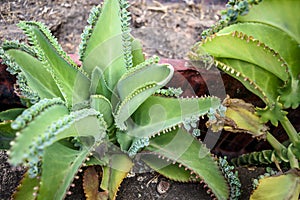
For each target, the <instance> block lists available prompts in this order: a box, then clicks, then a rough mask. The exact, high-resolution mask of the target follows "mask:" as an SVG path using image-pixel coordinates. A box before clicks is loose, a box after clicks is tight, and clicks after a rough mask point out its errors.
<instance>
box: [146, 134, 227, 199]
mask: <svg viewBox="0 0 300 200" xmlns="http://www.w3.org/2000/svg"><path fill="white" fill-rule="evenodd" d="M146 150H149V151H152V152H155V153H156V154H157V155H160V156H162V157H164V158H165V159H170V160H172V161H176V162H177V163H179V164H181V165H182V166H184V167H186V168H187V169H189V170H191V171H192V172H193V173H195V174H196V175H197V176H199V177H200V178H201V179H203V180H204V182H205V183H206V184H207V185H208V187H210V188H211V190H212V192H213V193H214V194H215V195H216V197H217V198H218V199H228V197H229V188H228V185H227V183H226V180H225V178H224V177H223V175H222V172H221V171H220V170H219V168H218V164H217V163H216V162H215V161H214V160H213V158H212V157H211V154H210V151H209V149H207V148H206V147H205V145H203V144H202V143H201V142H200V141H198V140H196V139H195V138H194V137H193V136H192V135H190V134H189V133H188V132H186V131H185V130H183V129H176V130H174V131H171V132H169V133H166V134H163V135H160V136H157V137H155V138H153V139H151V140H150V145H149V146H148V147H146ZM169 175H170V174H169ZM174 176H175V175H174Z"/></svg>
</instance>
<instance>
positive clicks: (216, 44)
mask: <svg viewBox="0 0 300 200" xmlns="http://www.w3.org/2000/svg"><path fill="white" fill-rule="evenodd" d="M198 45H199V46H198ZM236 47H238V48H236ZM197 48H198V49H197ZM203 50H204V51H205V52H207V53H208V54H210V55H212V56H214V57H215V58H217V59H218V58H229V59H237V60H242V61H245V62H249V63H252V64H255V65H257V66H258V67H261V68H263V69H265V70H267V71H269V72H270V73H272V74H274V75H275V76H277V77H278V78H280V79H281V80H282V81H287V80H288V78H289V74H288V73H287V66H286V63H285V61H284V60H283V59H282V57H281V56H280V55H279V54H278V53H277V52H275V51H274V50H272V49H270V48H269V47H268V46H267V45H266V44H264V43H262V41H259V40H257V39H255V38H253V37H252V36H247V35H246V34H244V33H242V32H238V31H234V32H232V33H224V34H217V35H213V36H211V37H209V38H206V39H205V40H203V41H202V42H200V43H199V44H197V45H196V46H195V53H197V52H200V53H201V52H202V51H203ZM278 60H279V61H278Z"/></svg>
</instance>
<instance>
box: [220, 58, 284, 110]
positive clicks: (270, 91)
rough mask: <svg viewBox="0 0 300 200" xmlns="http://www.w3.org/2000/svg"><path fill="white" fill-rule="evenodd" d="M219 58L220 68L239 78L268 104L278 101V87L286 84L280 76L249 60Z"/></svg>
mask: <svg viewBox="0 0 300 200" xmlns="http://www.w3.org/2000/svg"><path fill="white" fill-rule="evenodd" d="M217 60H218V61H217V62H216V65H217V66H218V67H219V68H220V69H222V70H223V71H224V72H226V73H227V74H229V75H230V76H232V77H234V78H236V79H237V80H239V81H240V82H241V83H242V84H243V85H244V86H245V87H246V88H247V89H248V90H250V91H251V92H252V93H254V94H256V95H257V96H259V97H260V98H261V99H262V100H263V101H264V102H265V103H266V104H267V105H271V104H274V103H275V102H277V97H278V95H279V93H278V88H279V87H281V86H282V85H283V84H284V83H283V82H282V81H281V80H280V79H279V78H278V77H276V76H275V75H273V74H272V73H270V72H269V71H267V70H264V69H262V68H260V67H258V66H257V65H255V64H252V63H249V62H244V61H241V60H236V59H225V58H218V59H217Z"/></svg>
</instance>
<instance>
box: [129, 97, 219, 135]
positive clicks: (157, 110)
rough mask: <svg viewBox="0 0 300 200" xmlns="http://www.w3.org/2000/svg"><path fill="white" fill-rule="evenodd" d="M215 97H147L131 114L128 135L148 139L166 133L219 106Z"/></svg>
mask: <svg viewBox="0 0 300 200" xmlns="http://www.w3.org/2000/svg"><path fill="white" fill-rule="evenodd" d="M220 104H221V103H220V99H219V98H216V97H200V98H187V99H184V98H182V99H176V98H166V97H159V96H151V97H149V98H148V99H147V100H146V101H145V102H144V103H143V104H142V105H141V106H140V107H139V108H138V109H137V110H136V111H135V113H134V114H133V116H132V120H133V123H134V124H131V126H130V129H129V130H128V134H129V135H131V136H134V137H150V136H154V135H155V134H158V133H161V132H162V133H164V132H168V131H170V130H172V129H173V127H175V126H178V125H179V126H180V125H181V124H182V123H183V122H184V121H185V120H186V119H190V118H191V117H196V118H197V119H198V118H199V117H200V116H203V115H205V114H207V113H208V112H209V111H211V110H216V109H218V108H219V106H220Z"/></svg>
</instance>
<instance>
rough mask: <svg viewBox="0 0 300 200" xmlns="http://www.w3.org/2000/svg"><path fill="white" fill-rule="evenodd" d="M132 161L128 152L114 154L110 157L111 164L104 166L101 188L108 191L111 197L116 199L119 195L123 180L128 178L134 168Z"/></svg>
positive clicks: (112, 199)
mask: <svg viewBox="0 0 300 200" xmlns="http://www.w3.org/2000/svg"><path fill="white" fill-rule="evenodd" d="M132 165H133V164H132V161H131V160H130V159H129V157H128V156H127V155H126V154H123V153H120V154H112V155H111V156H110V157H109V165H108V166H104V167H102V169H103V177H102V182H101V186H100V187H101V189H103V190H106V191H108V196H109V199H111V200H114V199H115V198H116V196H117V192H118V189H119V187H120V185H121V182H122V181H123V179H124V178H126V176H127V174H128V172H129V171H130V170H131V168H132Z"/></svg>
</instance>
